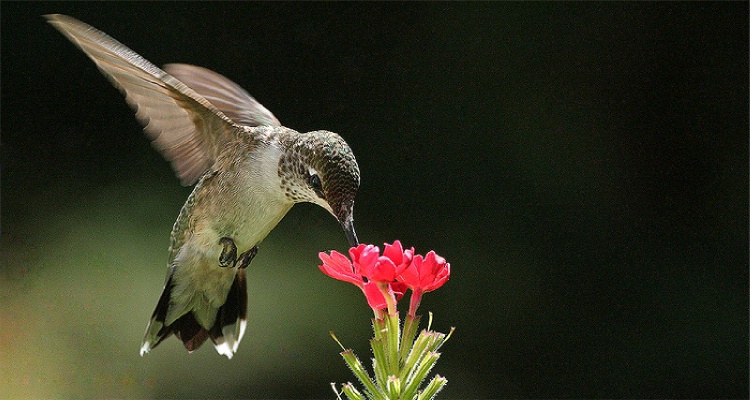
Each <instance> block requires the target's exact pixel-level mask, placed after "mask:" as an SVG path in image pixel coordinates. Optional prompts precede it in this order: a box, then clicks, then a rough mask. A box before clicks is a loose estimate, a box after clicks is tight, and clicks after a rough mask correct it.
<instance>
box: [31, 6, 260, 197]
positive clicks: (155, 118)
mask: <svg viewBox="0 0 750 400" xmlns="http://www.w3.org/2000/svg"><path fill="white" fill-rule="evenodd" d="M45 17H46V18H47V21H48V22H49V23H50V24H52V25H53V26H54V27H55V28H56V29H58V30H59V31H60V32H61V33H63V34H64V35H65V36H66V37H67V38H68V39H69V40H70V41H72V42H73V43H74V44H76V45H77V46H78V47H79V48H80V49H81V50H83V52H84V53H86V55H87V56H88V57H89V58H90V59H91V60H93V61H94V63H96V65H97V67H98V68H99V70H100V71H101V72H102V73H103V74H104V75H105V76H106V77H107V79H109V81H110V82H111V83H112V84H113V85H114V86H115V87H117V88H118V89H120V91H122V92H123V93H124V94H125V100H126V101H127V103H128V104H129V105H130V106H131V107H132V108H133V109H134V110H135V111H136V113H135V116H136V118H137V119H138V121H139V122H140V123H141V124H143V125H144V127H145V128H144V131H145V132H146V135H147V136H148V137H149V139H151V140H152V143H153V145H154V147H156V148H157V149H158V150H159V151H160V152H161V153H162V154H163V155H164V157H165V158H166V159H167V160H169V161H170V163H171V164H172V168H173V169H174V170H175V173H176V174H177V176H178V177H179V178H180V181H181V182H182V184H184V185H192V184H194V183H195V182H196V181H197V180H198V178H200V176H201V175H203V174H204V173H205V172H206V171H207V170H208V169H210V168H211V167H212V165H213V164H214V162H215V160H216V158H217V157H218V155H219V153H220V152H221V150H222V148H223V145H224V144H225V143H227V142H229V141H232V140H234V139H236V138H237V135H239V134H241V133H240V132H241V130H240V128H239V127H238V126H237V125H236V124H235V123H234V122H233V121H232V120H231V119H230V118H229V117H227V116H226V115H225V114H224V113H222V112H221V111H220V110H219V109H218V108H217V107H216V106H214V105H213V104H211V102H209V101H208V100H206V99H205V98H204V97H203V96H201V95H200V94H198V93H197V92H196V91H194V90H193V89H190V88H189V87H188V86H186V85H185V84H184V83H182V82H180V81H179V80H178V79H177V78H175V77H173V76H171V75H169V74H168V73H166V72H165V71H163V70H161V69H159V68H158V67H156V66H155V65H153V64H152V63H150V62H149V61H147V60H146V59H144V58H143V57H141V56H140V55H138V54H136V53H135V52H134V51H132V50H130V49H129V48H127V47H126V46H124V45H123V44H122V43H120V42H118V41H117V40H115V39H113V38H112V37H110V36H109V35H107V34H106V33H104V32H101V31H99V30H97V29H95V28H93V27H91V26H90V25H87V24H85V23H83V22H81V21H78V20H77V19H75V18H72V17H68V16H65V15H60V14H53V15H46V16H45ZM248 96H249V95H248ZM261 107H262V106H261ZM268 114H270V112H269V113H268Z"/></svg>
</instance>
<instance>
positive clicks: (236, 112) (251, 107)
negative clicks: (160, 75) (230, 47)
mask: <svg viewBox="0 0 750 400" xmlns="http://www.w3.org/2000/svg"><path fill="white" fill-rule="evenodd" d="M164 70H165V71H167V72H168V73H169V74H171V75H172V76H174V77H175V78H177V79H179V80H180V81H181V82H182V83H184V84H186V85H187V86H189V87H190V88H191V89H193V90H195V91H196V92H198V94H200V95H201V96H203V97H204V98H205V99H206V100H208V101H209V102H210V103H211V104H213V105H214V106H216V108H218V109H219V110H221V112H223V113H224V114H225V115H226V116H227V117H229V118H230V119H231V120H232V121H234V122H235V123H236V124H239V125H245V126H264V125H265V126H281V123H279V120H278V119H276V117H275V116H274V115H273V114H272V113H271V112H270V111H268V109H267V108H265V107H263V105H262V104H260V103H258V101H257V100H255V99H254V98H253V96H250V94H249V93H248V92H246V91H245V89H243V88H242V87H241V86H240V85H238V84H236V83H234V82H232V81H231V80H229V79H227V78H226V77H225V76H223V75H221V74H218V73H216V72H214V71H211V70H210V69H206V68H202V67H198V66H195V65H188V64H167V65H165V66H164Z"/></svg>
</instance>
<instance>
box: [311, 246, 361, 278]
mask: <svg viewBox="0 0 750 400" xmlns="http://www.w3.org/2000/svg"><path fill="white" fill-rule="evenodd" d="M318 257H320V260H321V261H323V265H319V266H318V268H320V270H321V271H323V273H324V274H326V275H328V276H330V277H331V278H334V279H338V280H340V281H344V282H349V283H352V284H354V285H357V286H360V287H361V286H362V284H363V281H362V276H360V275H359V274H357V273H355V272H354V270H353V268H352V263H351V262H349V260H348V259H347V258H346V257H345V256H344V255H343V254H341V253H339V252H337V251H332V252H331V255H328V254H326V253H323V252H321V253H319V254H318Z"/></svg>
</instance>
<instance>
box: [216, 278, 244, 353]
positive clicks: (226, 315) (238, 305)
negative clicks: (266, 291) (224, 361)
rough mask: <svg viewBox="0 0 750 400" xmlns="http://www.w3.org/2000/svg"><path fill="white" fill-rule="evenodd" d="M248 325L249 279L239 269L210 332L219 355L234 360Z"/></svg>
mask: <svg viewBox="0 0 750 400" xmlns="http://www.w3.org/2000/svg"><path fill="white" fill-rule="evenodd" d="M246 324H247V279H246V277H245V270H244V269H238V270H237V275H236V276H235V278H234V282H233V283H232V287H231V288H230V289H229V293H228V294H227V300H226V302H225V303H224V305H222V306H221V307H220V308H219V312H218V313H217V315H216V322H214V325H213V327H211V330H210V331H209V332H208V334H209V335H210V336H211V340H212V341H213V342H214V347H216V351H218V352H219V354H223V355H225V356H227V357H228V358H232V356H233V355H234V353H235V352H236V351H237V346H239V344H240V340H242V336H243V335H244V334H245V326H246Z"/></svg>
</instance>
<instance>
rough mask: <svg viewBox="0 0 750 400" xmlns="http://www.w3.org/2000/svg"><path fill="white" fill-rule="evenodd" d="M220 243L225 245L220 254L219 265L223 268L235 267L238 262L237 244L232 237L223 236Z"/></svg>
mask: <svg viewBox="0 0 750 400" xmlns="http://www.w3.org/2000/svg"><path fill="white" fill-rule="evenodd" d="M219 243H220V244H221V245H223V246H224V248H223V249H222V250H221V255H219V266H220V267H222V268H226V267H230V266H231V267H233V266H234V264H236V263H237V246H235V244H234V240H232V238H228V237H223V238H221V239H220V240H219Z"/></svg>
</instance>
